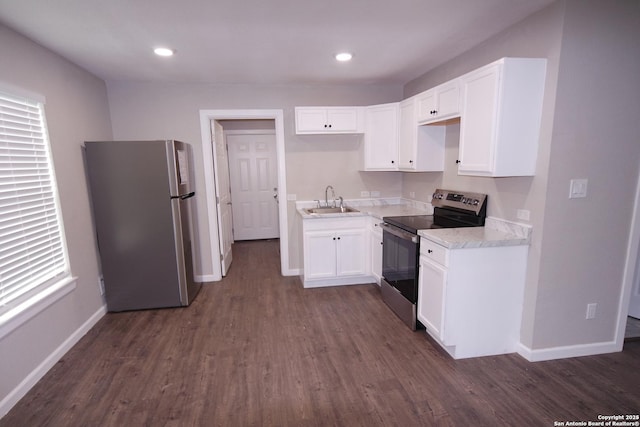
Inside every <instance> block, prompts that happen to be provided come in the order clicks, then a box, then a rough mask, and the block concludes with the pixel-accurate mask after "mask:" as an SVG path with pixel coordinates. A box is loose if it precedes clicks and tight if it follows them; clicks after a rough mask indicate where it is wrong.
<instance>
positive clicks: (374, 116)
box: [364, 103, 399, 170]
mask: <svg viewBox="0 0 640 427" xmlns="http://www.w3.org/2000/svg"><path fill="white" fill-rule="evenodd" d="M398 115H399V109H398V103H392V104H384V105H376V106H372V107H368V108H367V109H366V126H365V133H364V170H397V169H398Z"/></svg>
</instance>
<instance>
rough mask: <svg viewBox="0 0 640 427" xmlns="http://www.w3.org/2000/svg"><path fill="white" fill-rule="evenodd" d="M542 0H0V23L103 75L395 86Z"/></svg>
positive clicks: (524, 13) (140, 78)
mask: <svg viewBox="0 0 640 427" xmlns="http://www.w3.org/2000/svg"><path fill="white" fill-rule="evenodd" d="M553 1H554V0H320V1H312V0H182V1H175V0H134V1H131V0H108V1H105V0H47V1H42V0H20V1H14V0H0V23H3V24H5V25H6V26H8V27H10V28H13V29H14V30H16V31H18V32H20V33H22V34H24V35H26V36H27V37H29V38H30V39H32V40H34V41H36V42H37V43H39V44H41V45H43V46H45V47H47V48H49V49H51V50H53V51H55V52H57V53H59V54H60V55H62V56H64V57H66V58H67V59H69V60H71V61H72V62H74V63H76V64H78V65H80V66H81V67H83V68H85V69H87V70H89V71H91V72H92V73H94V74H95V75H97V76H99V77H101V78H103V79H105V80H133V81H152V82H193V83H214V84H372V83H377V84H404V83H406V82H408V81H410V80H412V79H414V78H416V77H418V76H420V75H421V74H423V73H425V72H426V71H428V70H430V69H432V68H434V67H435V66H437V65H440V64H442V63H443V62H445V61H447V60H449V59H451V58H453V57H455V56H457V55H459V54H460V53H462V52H464V51H466V50H467V49H469V48H470V47H472V46H474V45H476V44H478V43H479V42H481V41H483V40H485V39H487V38H488V37H490V36H492V35H494V34H497V33H498V32H500V31H502V30H503V29H505V28H507V27H509V26H511V25H512V24H514V23H516V22H518V21H520V20H522V19H523V18H524V17H526V16H527V15H529V14H531V13H533V12H535V11H537V10H539V9H541V8H543V7H544V6H546V5H548V4H550V3H552V2H553ZM161 45H162V46H167V47H170V48H172V49H175V50H176V54H175V55H174V56H173V57H171V58H160V57H157V56H155V55H154V54H153V52H152V48H154V47H157V46H161ZM341 51H350V52H352V53H353V54H354V58H353V60H352V61H350V62H349V63H338V62H337V61H335V59H334V55H335V54H336V53H338V52H341ZM3 62H4V61H3ZM4 66H6V62H5V65H4Z"/></svg>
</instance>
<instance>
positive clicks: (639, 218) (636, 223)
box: [615, 165, 640, 350]
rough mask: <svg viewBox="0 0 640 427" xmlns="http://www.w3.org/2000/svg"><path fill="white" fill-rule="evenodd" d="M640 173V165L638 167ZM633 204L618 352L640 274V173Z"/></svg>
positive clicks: (620, 307)
mask: <svg viewBox="0 0 640 427" xmlns="http://www.w3.org/2000/svg"><path fill="white" fill-rule="evenodd" d="M638 170H639V171H640V165H639V166H638ZM635 196H636V197H635V201H634V203H633V213H632V216H631V227H630V229H629V242H628V245H627V257H626V260H625V263H624V275H623V279H622V292H621V294H620V303H619V305H618V315H619V318H618V325H617V330H616V337H615V346H616V347H617V348H618V350H622V347H623V345H624V333H625V328H626V325H627V316H628V315H629V303H630V302H631V291H632V289H633V280H634V278H635V276H636V274H640V271H636V269H638V270H640V262H638V255H639V254H640V173H639V174H638V181H637V183H636V195H635Z"/></svg>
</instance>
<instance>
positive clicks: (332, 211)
mask: <svg viewBox="0 0 640 427" xmlns="http://www.w3.org/2000/svg"><path fill="white" fill-rule="evenodd" d="M305 211H306V212H307V213H309V214H320V215H322V214H336V213H349V212H360V211H359V210H357V209H353V208H350V207H347V206H343V207H335V208H333V207H324V208H308V209H305Z"/></svg>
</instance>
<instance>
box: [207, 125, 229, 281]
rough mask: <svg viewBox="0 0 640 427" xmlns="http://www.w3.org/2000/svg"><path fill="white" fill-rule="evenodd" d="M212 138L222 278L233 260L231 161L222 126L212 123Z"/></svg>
mask: <svg viewBox="0 0 640 427" xmlns="http://www.w3.org/2000/svg"><path fill="white" fill-rule="evenodd" d="M211 127H212V129H211V138H212V141H213V144H212V145H213V163H214V179H215V184H216V201H217V205H218V206H217V208H218V209H217V211H218V232H219V236H220V254H221V256H220V263H221V267H222V276H226V275H227V271H229V267H230V266H231V261H232V260H233V252H232V244H233V215H232V209H231V190H230V185H229V159H228V156H227V149H226V146H225V142H224V132H223V129H222V125H221V124H220V123H218V122H217V121H215V120H214V121H212V126H211Z"/></svg>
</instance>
